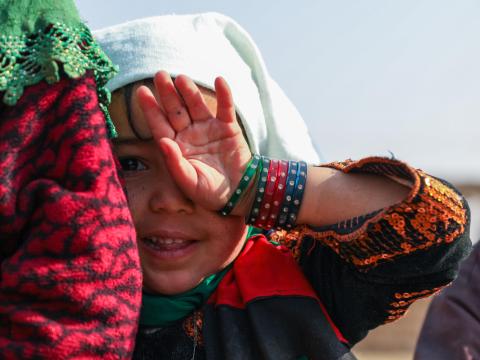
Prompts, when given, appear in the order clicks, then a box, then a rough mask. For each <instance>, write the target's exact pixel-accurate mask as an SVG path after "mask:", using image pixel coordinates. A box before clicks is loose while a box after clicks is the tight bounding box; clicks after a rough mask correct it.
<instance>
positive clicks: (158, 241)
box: [140, 236, 198, 260]
mask: <svg viewBox="0 0 480 360" xmlns="http://www.w3.org/2000/svg"><path fill="white" fill-rule="evenodd" d="M140 241H141V243H142V245H144V248H145V249H146V250H147V251H148V252H149V253H150V254H152V255H153V256H155V257H157V258H160V259H162V260H177V259H180V258H183V257H185V256H187V255H189V254H190V253H191V252H192V251H194V248H195V246H196V244H197V243H198V241H196V240H190V239H184V238H178V237H164V236H146V237H142V238H141V239H140Z"/></svg>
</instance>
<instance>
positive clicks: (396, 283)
mask: <svg viewBox="0 0 480 360" xmlns="http://www.w3.org/2000/svg"><path fill="white" fill-rule="evenodd" d="M322 166H325V167H329V168H333V169H337V170H339V171H342V172H344V173H370V174H378V175H382V176H388V177H390V178H391V179H393V180H396V181H398V182H401V183H402V184H409V185H410V186H411V191H410V193H409V195H408V196H407V198H406V199H404V201H402V202H401V203H398V204H396V205H393V206H391V207H388V208H385V209H379V210H378V211H375V212H373V213H370V214H365V215H362V216H359V217H356V218H353V219H349V220H347V221H342V222H340V223H337V224H334V225H330V226H323V227H311V226H308V225H302V226H299V227H297V228H296V229H295V230H294V231H293V232H290V233H283V234H281V233H277V234H275V235H274V236H273V238H274V240H277V241H280V242H282V243H283V244H285V245H286V246H288V247H289V248H290V249H291V250H292V252H293V254H294V256H295V257H296V258H297V260H298V262H299V263H300V265H301V266H302V268H303V270H304V272H305V274H306V276H307V278H308V279H309V280H310V282H311V283H312V285H313V287H314V288H315V290H316V291H317V293H318V294H319V296H320V298H321V299H322V301H323V302H324V303H325V305H326V307H327V308H328V310H329V312H330V313H331V316H332V317H333V318H334V319H335V320H336V321H337V323H338V325H339V326H340V329H342V330H343V331H344V333H345V334H344V335H346V336H347V338H349V340H350V341H351V342H352V343H355V342H357V341H358V340H360V339H361V338H363V337H364V336H365V335H366V333H367V332H368V330H370V329H372V328H374V327H376V326H378V325H381V324H384V323H387V322H391V321H393V320H395V319H397V318H399V317H401V316H402V315H403V314H405V312H406V310H407V309H408V307H409V305H410V304H411V303H413V302H414V301H415V300H417V299H420V298H422V297H425V296H429V295H431V294H433V293H435V292H437V291H438V290H440V289H441V288H442V287H443V286H445V285H447V284H448V283H449V282H451V281H452V280H453V279H454V278H455V276H456V273H457V270H458V264H459V262H460V261H461V259H463V258H464V257H465V256H466V255H467V254H468V252H469V250H470V247H471V243H470V240H469V238H468V228H469V216H470V215H469V210H468V205H467V203H466V201H465V199H464V198H463V197H462V196H461V195H460V194H459V193H458V191H456V190H455V189H454V188H453V187H452V186H451V185H450V184H448V183H446V182H445V181H442V180H439V179H437V178H435V177H432V176H430V175H428V174H426V173H424V172H423V171H421V170H417V169H414V168H412V167H410V166H408V165H407V164H405V163H403V162H400V161H397V160H395V159H388V158H382V157H370V158H365V159H362V160H360V161H352V160H348V161H345V162H336V163H330V164H326V165H322Z"/></svg>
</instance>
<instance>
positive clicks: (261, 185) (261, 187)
mask: <svg viewBox="0 0 480 360" xmlns="http://www.w3.org/2000/svg"><path fill="white" fill-rule="evenodd" d="M260 167H261V169H259V173H258V174H259V175H258V180H257V189H256V191H255V200H254V201H253V205H252V209H251V210H250V214H249V215H248V218H247V221H246V223H247V224H254V223H255V222H256V221H257V218H258V216H259V214H260V206H261V205H262V200H263V195H264V193H265V185H266V184H267V178H268V169H269V167H270V159H269V158H267V157H265V156H262V161H261V162H260Z"/></svg>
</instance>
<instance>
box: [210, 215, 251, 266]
mask: <svg viewBox="0 0 480 360" xmlns="http://www.w3.org/2000/svg"><path fill="white" fill-rule="evenodd" d="M216 229H217V231H216V234H215V235H214V239H215V244H214V246H215V248H216V250H217V251H218V253H221V255H220V256H219V258H223V259H224V262H225V263H229V262H231V261H232V260H233V259H235V258H236V257H237V255H238V254H239V253H240V251H241V250H242V248H243V245H244V243H245V237H246V232H247V226H246V225H245V222H244V221H243V219H242V218H240V217H238V218H237V217H233V218H228V219H224V218H221V219H219V220H218V219H217V226H216Z"/></svg>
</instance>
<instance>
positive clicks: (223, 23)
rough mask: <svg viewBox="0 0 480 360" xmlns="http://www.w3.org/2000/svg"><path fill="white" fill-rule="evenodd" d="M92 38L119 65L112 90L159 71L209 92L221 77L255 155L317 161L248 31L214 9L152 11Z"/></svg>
mask: <svg viewBox="0 0 480 360" xmlns="http://www.w3.org/2000/svg"><path fill="white" fill-rule="evenodd" d="M94 36H95V38H96V40H97V41H98V43H99V44H100V46H101V47H102V49H103V50H104V51H105V52H106V53H107V55H108V56H109V57H110V58H111V60H112V61H113V62H114V63H115V64H117V65H118V66H119V69H120V71H119V74H118V75H117V76H116V77H115V78H114V79H113V80H111V81H110V82H109V84H108V86H109V88H110V90H111V91H114V90H116V89H118V88H120V87H122V86H124V85H126V84H129V83H132V82H135V81H138V80H142V79H146V78H152V77H153V76H154V74H155V73H156V72H157V71H158V70H166V71H167V72H169V73H170V74H171V75H172V76H176V75H179V74H185V75H188V76H189V77H191V78H192V79H193V80H194V81H195V82H196V83H197V84H199V85H201V86H204V87H206V88H209V89H212V90H213V89H214V80H215V78H216V77H217V76H219V75H221V76H222V77H224V78H225V80H226V81H227V82H228V84H229V85H230V88H231V90H232V93H233V98H234V102H235V106H236V110H237V114H238V115H239V117H240V119H241V121H242V124H243V126H244V128H245V131H246V135H247V138H248V142H249V144H250V148H251V150H252V151H253V152H254V153H259V154H262V155H267V156H270V157H274V158H280V159H302V160H305V161H307V162H310V163H318V161H319V158H318V155H317V153H316V151H315V149H314V147H313V144H312V141H311V139H310V136H309V134H308V130H307V127H306V125H305V123H304V121H303V119H302V117H301V116H300V114H299V113H298V111H297V109H296V108H295V107H294V106H293V104H292V103H291V102H290V100H289V99H288V98H287V97H286V95H285V94H284V93H283V91H282V90H281V89H280V87H279V86H278V85H277V83H276V82H275V81H274V80H273V79H272V78H271V77H270V75H269V74H268V71H267V69H266V67H265V64H264V61H263V59H262V56H261V54H260V52H259V50H258V48H257V46H256V45H255V43H254V42H253V40H252V39H251V37H250V36H249V34H248V33H247V32H246V31H245V30H244V29H243V28H242V27H241V26H240V25H238V24H237V23H236V22H235V21H233V20H232V19H230V18H228V17H226V16H224V15H221V14H218V13H205V14H197V15H167V16H158V17H151V18H145V19H140V20H135V21H131V22H127V23H124V24H120V25H116V26H112V27H109V28H105V29H102V30H98V31H95V32H94Z"/></svg>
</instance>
